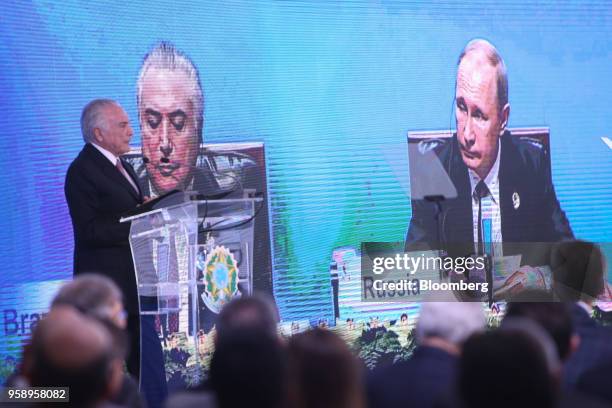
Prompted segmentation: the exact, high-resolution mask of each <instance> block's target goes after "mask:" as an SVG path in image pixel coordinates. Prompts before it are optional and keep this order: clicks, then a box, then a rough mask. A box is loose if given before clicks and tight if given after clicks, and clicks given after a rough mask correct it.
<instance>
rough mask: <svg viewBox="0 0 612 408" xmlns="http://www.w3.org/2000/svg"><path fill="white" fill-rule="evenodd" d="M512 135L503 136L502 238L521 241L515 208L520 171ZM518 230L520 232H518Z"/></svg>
mask: <svg viewBox="0 0 612 408" xmlns="http://www.w3.org/2000/svg"><path fill="white" fill-rule="evenodd" d="M509 137H512V135H510V133H509V132H506V133H504V135H503V136H502V137H501V139H500V142H501V144H502V145H501V157H500V162H499V176H498V177H499V201H500V212H501V224H502V225H501V228H502V238H503V240H504V242H520V241H521V237H520V235H519V234H520V231H521V228H519V225H520V219H519V218H518V215H519V212H518V211H517V210H516V209H515V208H514V204H513V197H512V196H513V195H514V194H515V193H518V185H519V182H518V180H517V176H518V172H517V171H516V168H515V169H514V170H513V166H515V167H516V165H517V164H518V163H519V158H518V157H516V154H515V152H514V150H513V149H512V148H513V146H512V144H511V143H510V141H509V140H508V138H509ZM517 232H518V234H517Z"/></svg>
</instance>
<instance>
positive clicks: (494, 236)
mask: <svg viewBox="0 0 612 408" xmlns="http://www.w3.org/2000/svg"><path fill="white" fill-rule="evenodd" d="M500 154H501V141H500V142H498V145H497V157H496V158H495V162H494V163H493V167H491V170H490V171H489V174H487V176H486V177H485V179H484V182H485V184H486V185H487V188H488V189H489V193H490V194H489V195H487V196H486V197H483V198H482V199H481V205H482V220H483V221H484V220H486V219H489V220H491V237H486V236H485V237H484V241H485V242H492V243H501V242H502V230H501V209H500V208H501V207H500V203H499V157H500ZM468 173H469V175H470V186H471V192H472V221H473V222H472V227H473V228H472V229H473V231H474V250H475V251H476V249H477V245H478V244H477V243H478V198H477V197H475V194H474V189H475V188H476V185H477V184H478V182H480V180H481V179H480V177H478V175H477V174H476V172H475V171H473V170H472V169H468ZM483 231H484V230H483ZM489 238H490V239H489ZM494 248H495V256H502V254H501V252H500V251H501V245H495V246H494Z"/></svg>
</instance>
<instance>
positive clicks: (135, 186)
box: [115, 159, 140, 193]
mask: <svg viewBox="0 0 612 408" xmlns="http://www.w3.org/2000/svg"><path fill="white" fill-rule="evenodd" d="M115 167H117V170H119V172H120V173H121V174H123V177H125V178H126V179H127V181H128V182H129V183H130V185H131V186H132V187H133V188H134V190H136V192H137V193H140V191H139V190H138V186H137V185H136V183H134V180H132V178H131V177H130V175H129V174H128V172H127V170H126V169H125V167H123V164H122V163H121V159H117V163H116V164H115Z"/></svg>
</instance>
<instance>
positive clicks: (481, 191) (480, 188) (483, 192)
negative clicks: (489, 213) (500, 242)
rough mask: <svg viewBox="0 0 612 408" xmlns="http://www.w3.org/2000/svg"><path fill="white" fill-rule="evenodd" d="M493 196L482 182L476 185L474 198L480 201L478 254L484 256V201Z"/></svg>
mask: <svg viewBox="0 0 612 408" xmlns="http://www.w3.org/2000/svg"><path fill="white" fill-rule="evenodd" d="M489 194H491V192H490V191H489V188H488V187H487V185H486V183H485V182H484V181H482V180H480V181H479V182H478V184H476V188H475V189H474V198H475V199H477V200H478V254H479V255H482V254H484V237H483V234H482V199H483V198H485V197H486V196H488V195H489Z"/></svg>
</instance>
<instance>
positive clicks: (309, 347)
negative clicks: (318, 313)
mask: <svg viewBox="0 0 612 408" xmlns="http://www.w3.org/2000/svg"><path fill="white" fill-rule="evenodd" d="M288 352H289V372H290V391H289V398H290V406H292V407H295V408H302V407H304V408H306V407H308V408H328V407H329V408H332V407H333V408H360V407H363V406H364V403H363V394H362V393H363V384H362V377H361V367H360V365H359V363H358V362H357V360H356V358H355V356H353V354H352V353H351V351H350V349H349V348H348V346H347V344H346V343H345V341H344V340H342V339H341V338H340V337H338V336H337V335H336V334H334V333H332V332H330V331H329V330H326V329H321V328H315V329H313V330H309V331H306V332H303V333H300V334H296V335H294V336H293V337H291V339H290V340H289V345H288Z"/></svg>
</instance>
